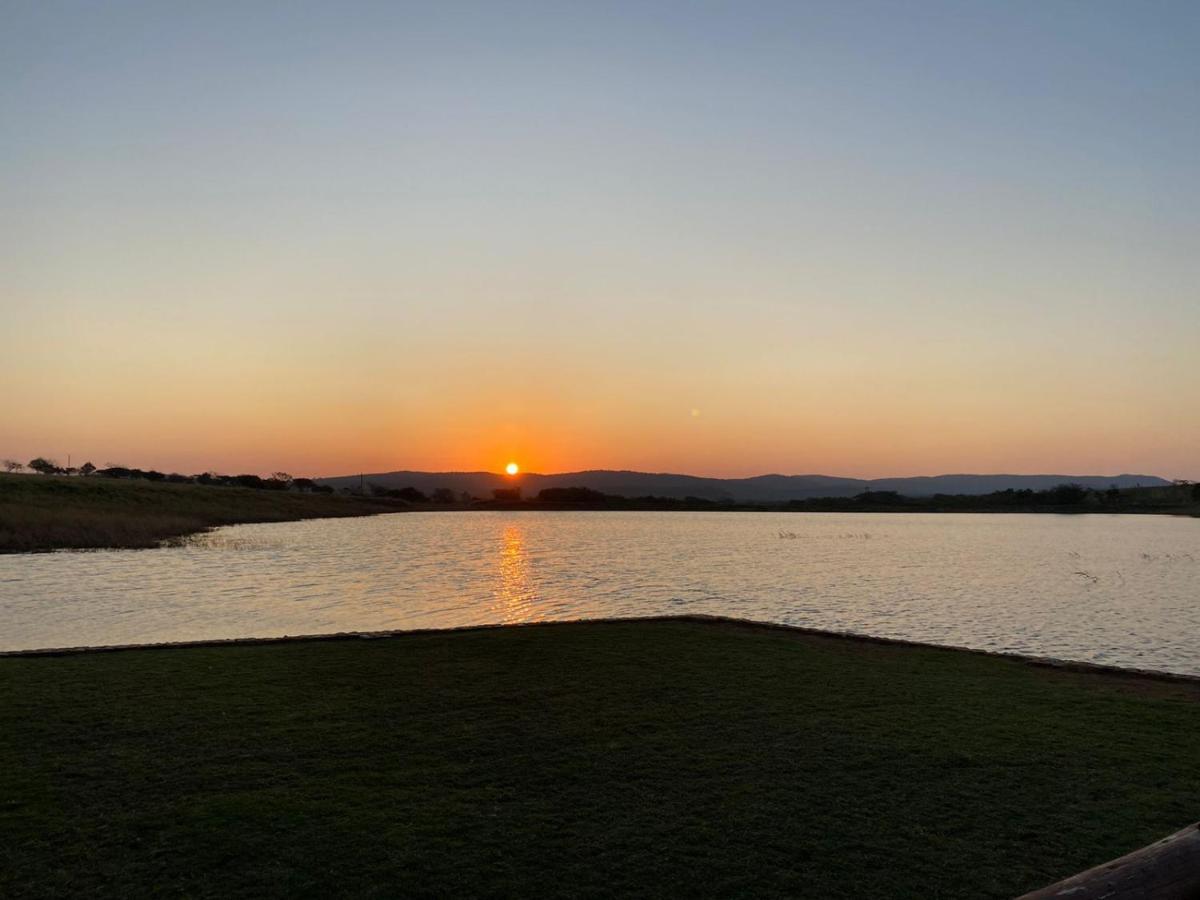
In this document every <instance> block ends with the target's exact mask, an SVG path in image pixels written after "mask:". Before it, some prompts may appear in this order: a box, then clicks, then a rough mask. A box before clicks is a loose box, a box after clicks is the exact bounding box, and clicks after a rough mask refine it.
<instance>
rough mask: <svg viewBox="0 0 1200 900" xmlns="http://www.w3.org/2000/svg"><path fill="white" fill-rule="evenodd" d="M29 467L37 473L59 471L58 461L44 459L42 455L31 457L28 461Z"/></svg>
mask: <svg viewBox="0 0 1200 900" xmlns="http://www.w3.org/2000/svg"><path fill="white" fill-rule="evenodd" d="M29 468H31V469H33V471H35V472H37V473H38V474H39V475H53V474H55V473H56V472H59V471H61V470H60V469H59V468H58V463H56V462H55V461H54V460H52V459H46V458H45V457H43V456H39V457H37V458H36V459H31V460H30V461H29Z"/></svg>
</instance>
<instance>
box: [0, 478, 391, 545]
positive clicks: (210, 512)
mask: <svg viewBox="0 0 1200 900" xmlns="http://www.w3.org/2000/svg"><path fill="white" fill-rule="evenodd" d="M403 506H404V504H402V503H398V502H396V501H391V500H379V499H368V498H363V497H342V496H326V495H319V494H301V493H298V492H290V491H287V492H284V491H264V490H251V489H248V488H231V487H215V486H208V485H198V484H164V483H157V484H156V483H151V482H148V481H141V480H130V481H124V480H121V481H118V480H113V479H108V478H100V477H96V476H92V477H91V478H78V477H74V478H69V477H60V476H54V475H49V476H47V475H0V553H16V552H23V551H30V550H57V549H64V548H73V549H93V548H99V547H155V546H157V545H158V544H159V543H160V542H161V541H163V540H168V539H171V538H178V537H182V536H183V535H187V534H192V533H194V532H197V531H203V530H204V529H206V528H211V527H213V526H216V525H234V524H238V523H241V522H285V521H290V520H295V519H311V518H327V517H333V516H362V515H370V514H373V513H380V512H395V511H396V510H397V509H401V508H403Z"/></svg>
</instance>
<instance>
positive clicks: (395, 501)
mask: <svg viewBox="0 0 1200 900" xmlns="http://www.w3.org/2000/svg"><path fill="white" fill-rule="evenodd" d="M264 483H265V482H264ZM577 490H578V489H577ZM401 493H402V492H401V491H396V490H388V491H382V490H381V491H375V492H371V491H367V492H366V493H311V492H306V491H301V490H297V489H285V490H264V489H254V488H248V487H236V486H229V485H224V484H222V485H213V484H197V483H184V484H178V483H163V482H154V481H148V480H144V479H140V478H121V479H116V478H105V477H102V476H98V475H93V476H90V477H83V476H66V475H6V474H0V553H21V552H39V551H50V550H97V549H146V548H153V547H159V546H161V545H162V544H163V542H165V541H166V542H169V541H179V540H183V539H185V538H187V537H188V536H189V535H194V534H197V533H200V532H203V531H206V530H209V529H211V528H215V527H218V526H221V525H237V524H247V523H255V522H288V521H296V520H300V519H313V518H345V517H351V516H369V515H378V514H381V513H395V512H466V511H489V510H490V511H504V512H521V511H530V512H580V511H609V512H613V511H633V512H636V511H644V512H785V513H786V512H809V513H816V512H827V513H866V514H870V513H1042V514H1047V513H1049V514H1069V515H1078V514H1086V513H1101V514H1121V515H1130V514H1136V515H1181V516H1200V503H1197V502H1196V501H1195V500H1194V499H1193V495H1194V491H1193V490H1192V488H1191V487H1190V486H1171V487H1165V488H1164V487H1157V488H1127V489H1124V490H1121V491H1117V492H1104V493H1099V492H1084V493H1081V494H1080V495H1079V497H1077V498H1074V499H1073V501H1072V502H1053V500H1054V498H1053V497H1052V496H1051V497H1050V498H1049V499H1047V498H1046V497H1042V496H1040V495H1032V496H1025V495H1023V494H1021V493H1019V492H1017V493H1014V492H1001V493H999V494H988V495H981V496H973V495H936V496H933V497H905V496H901V495H897V494H893V493H890V492H873V493H872V492H868V493H865V494H862V495H859V496H856V497H825V498H813V499H808V500H794V501H791V502H788V503H778V504H767V503H731V502H717V501H712V500H706V499H703V498H698V497H688V498H684V499H672V498H667V497H643V498H625V497H613V496H605V495H603V494H598V493H596V492H592V493H593V494H595V496H594V497H593V498H590V499H585V500H570V499H566V500H563V499H555V500H548V499H543V498H520V497H497V498H490V499H472V500H470V501H469V502H462V501H452V502H444V503H436V502H432V501H431V500H429V499H415V500H414V499H404V498H403V497H401V496H399V494H401ZM1048 493H1050V494H1053V492H1048ZM585 494H586V492H585Z"/></svg>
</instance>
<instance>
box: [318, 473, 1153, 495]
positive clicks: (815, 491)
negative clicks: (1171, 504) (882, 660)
mask: <svg viewBox="0 0 1200 900" xmlns="http://www.w3.org/2000/svg"><path fill="white" fill-rule="evenodd" d="M360 479H361V481H363V482H364V483H365V484H376V485H379V486H381V487H386V488H404V487H414V488H416V489H417V490H419V491H423V492H424V493H427V494H428V493H431V492H433V491H435V490H437V489H438V488H450V490H452V491H454V493H455V494H461V493H463V492H466V493H468V494H471V495H472V496H474V497H488V498H490V497H491V496H492V491H493V490H494V489H495V488H505V487H514V486H517V485H519V486H520V488H521V493H522V494H523V495H524V496H526V497H535V496H537V493H538V491H541V490H542V489H544V488H562V487H586V488H591V489H592V490H596V491H602V492H603V493H605V494H620V495H621V496H624V497H644V496H654V497H672V498H676V499H683V498H684V497H700V498H703V499H705V500H716V501H733V502H737V503H782V502H786V501H788V500H805V499H808V498H810V497H853V496H854V495H855V494H861V493H862V492H863V491H896V492H897V493H900V494H904V495H906V496H909V497H928V496H932V495H933V494H990V493H992V492H993V491H1003V490H1008V489H1009V488H1012V489H1013V490H1023V489H1026V488H1028V489H1031V490H1035V491H1037V490H1044V489H1046V488H1052V487H1054V486H1056V485H1059V484H1064V483H1073V484H1081V485H1083V486H1085V487H1090V488H1097V489H1105V488H1108V487H1111V486H1113V485H1116V486H1117V487H1119V488H1127V487H1139V486H1140V487H1155V486H1161V485H1167V484H1170V482H1169V481H1167V480H1166V479H1164V478H1159V477H1157V476H1155V475H932V476H922V477H915V478H871V479H863V478H838V477H835V476H831V475H757V476H755V477H753V478H701V477H698V476H695V475H673V474H669V473H651V472H624V471H612V470H609V469H592V470H589V471H585V472H560V473H558V474H554V475H539V474H537V473H534V472H529V473H522V474H521V475H518V476H516V477H515V478H510V477H508V476H505V475H498V474H495V473H493V472H374V473H370V474H364V475H362V476H359V475H341V476H337V477H333V478H320V479H318V481H320V482H321V483H322V484H328V485H332V486H333V487H335V488H343V487H348V488H356V487H358V485H359V482H360Z"/></svg>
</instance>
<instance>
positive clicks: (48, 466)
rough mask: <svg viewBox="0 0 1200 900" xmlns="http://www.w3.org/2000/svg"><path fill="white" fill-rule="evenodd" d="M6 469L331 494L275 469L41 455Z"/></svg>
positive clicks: (9, 463)
mask: <svg viewBox="0 0 1200 900" xmlns="http://www.w3.org/2000/svg"><path fill="white" fill-rule="evenodd" d="M0 464H2V465H3V466H4V469H5V471H7V472H21V471H23V470H25V469H29V470H30V471H32V472H37V473H38V474H39V475H77V476H80V477H83V478H140V479H143V480H145V481H154V482H165V483H167V484H206V485H218V486H222V487H242V488H252V489H254V490H262V491H301V492H303V493H312V494H332V493H333V488H332V487H330V486H329V485H327V484H317V483H316V482H315V481H313V479H311V478H296V477H293V476H292V475H289V474H288V473H287V472H274V473H272V474H271V475H270V476H268V477H266V478H263V477H262V476H261V475H221V474H220V473H217V472H202V473H200V474H199V475H181V474H179V473H178V472H170V473H168V472H159V471H157V470H156V469H134V468H129V467H126V466H116V465H111V464H110V465H108V466H106V467H105V468H103V469H101V468H98V467H97V466H95V465H93V464H92V463H91V462H85V463H84V464H83V465H82V466H78V467H75V466H60V465H59V464H58V463H57V462H55V461H54V460H52V459H47V458H45V457H43V456H39V457H36V458H35V459H31V460H30V461H29V462H27V463H22V462H18V461H17V460H14V459H6V460H4V461H3V462H2V463H0Z"/></svg>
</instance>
